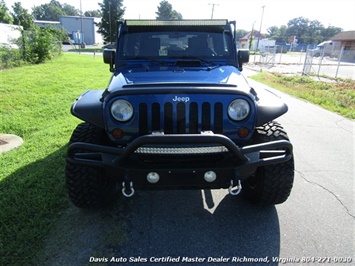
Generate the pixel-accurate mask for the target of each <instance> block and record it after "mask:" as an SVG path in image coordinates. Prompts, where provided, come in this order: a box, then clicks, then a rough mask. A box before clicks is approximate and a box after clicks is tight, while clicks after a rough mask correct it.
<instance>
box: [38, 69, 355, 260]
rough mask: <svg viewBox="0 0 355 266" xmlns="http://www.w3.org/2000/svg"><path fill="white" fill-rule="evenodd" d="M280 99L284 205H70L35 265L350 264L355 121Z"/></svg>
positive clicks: (174, 198) (179, 200)
mask: <svg viewBox="0 0 355 266" xmlns="http://www.w3.org/2000/svg"><path fill="white" fill-rule="evenodd" d="M245 73H246V74H248V71H247V70H246V71H245ZM251 84H253V85H255V86H263V85H260V84H257V83H256V82H252V81H251ZM271 90H272V89H271ZM278 94H279V95H281V96H282V98H283V99H284V100H285V101H286V102H287V104H288V106H289V112H288V113H287V114H285V115H284V116H283V117H281V118H280V119H278V121H279V122H281V123H282V124H283V126H284V127H285V128H286V130H287V131H288V133H289V137H290V138H291V141H292V142H293V145H294V156H295V162H296V173H295V183H294V188H293V191H292V193H291V196H290V198H289V199H288V201H286V202H285V203H284V204H282V205H277V206H276V207H274V206H272V207H267V208H261V207H256V206H253V205H251V204H250V203H248V202H247V201H245V200H244V199H243V198H242V197H240V196H237V197H233V196H230V195H228V194H227V191H225V190H214V191H160V192H137V194H136V195H135V196H134V197H133V198H131V199H128V200H123V201H121V202H118V203H117V204H115V205H114V206H112V207H110V208H107V209H105V210H101V211H96V212H88V211H82V210H79V209H77V208H75V207H70V208H69V209H68V210H66V212H65V213H63V215H62V216H61V217H60V219H59V220H58V225H57V227H56V229H55V230H54V231H53V232H52V234H51V235H50V236H49V238H48V239H47V242H46V247H45V249H44V250H43V254H42V258H41V264H42V265H69V264H70V265H85V264H88V263H89V262H90V261H92V262H93V261H96V262H97V261H103V262H104V261H110V260H113V261H115V262H117V264H120V263H121V262H124V261H126V262H129V261H131V262H140V263H142V262H144V261H147V262H150V263H149V264H156V263H158V262H169V263H173V262H180V263H181V262H182V261H183V260H186V261H187V260H190V261H191V262H192V261H195V262H197V261H198V259H199V260H200V261H201V260H203V263H206V262H208V261H210V262H215V264H216V265H219V264H221V263H222V262H223V261H224V262H226V263H233V262H234V263H238V262H242V261H243V260H244V262H252V261H254V263H253V265H258V264H262V261H263V260H266V261H268V262H269V264H270V265H277V264H278V263H277V262H276V260H277V259H279V258H280V259H281V260H282V262H289V265H302V264H305V262H306V261H308V262H312V261H316V260H321V261H323V262H325V261H326V262H330V264H336V265H344V264H347V263H335V261H334V260H342V258H346V260H352V263H354V261H355V258H354V250H355V249H354V234H355V233H354V232H355V230H354V225H355V211H354V205H353V200H354V181H353V178H354V122H352V121H350V120H348V119H345V118H343V117H341V116H338V115H336V114H334V113H331V112H328V111H326V110H324V109H322V108H319V107H317V106H314V105H312V104H310V103H307V102H304V101H301V100H297V99H295V98H293V97H290V96H288V95H285V94H282V93H278ZM348 258H349V259H348ZM247 260H249V261H247ZM302 260H303V263H301V264H300V263H296V262H302ZM256 261H259V263H255V262H256ZM292 262H293V263H292ZM314 263H315V262H314ZM149 264H145V265H149ZM175 264H176V265H177V264H179V263H175ZM280 264H281V263H280ZM311 264H312V263H311ZM349 265H350V264H349Z"/></svg>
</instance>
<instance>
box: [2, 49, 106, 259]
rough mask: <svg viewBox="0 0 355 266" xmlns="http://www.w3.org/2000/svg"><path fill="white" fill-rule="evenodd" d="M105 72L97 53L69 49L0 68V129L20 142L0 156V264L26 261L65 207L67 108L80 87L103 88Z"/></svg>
mask: <svg viewBox="0 0 355 266" xmlns="http://www.w3.org/2000/svg"><path fill="white" fill-rule="evenodd" d="M110 75H111V73H110V72H109V69H108V66H107V65H105V64H104V63H103V60H102V58H101V57H96V59H93V57H92V56H88V55H78V54H71V53H66V54H64V55H63V56H61V57H59V58H57V59H55V60H52V61H50V62H47V63H45V64H41V65H32V66H25V67H20V68H14V69H10V70H3V71H0V81H1V82H0V95H1V97H0V133H7V134H16V135H18V136H21V137H22V138H23V140H24V144H23V145H22V146H21V147H20V148H19V149H17V150H12V151H10V152H8V153H5V154H3V155H0V199H1V200H0V265H25V264H29V263H30V262H31V260H32V258H33V256H35V254H36V253H37V252H38V251H39V250H40V249H41V247H42V241H43V238H44V237H45V236H46V234H47V233H48V232H49V230H50V229H51V227H52V226H53V224H54V222H55V220H56V218H57V217H58V215H59V214H60V212H61V210H63V209H64V208H66V207H67V206H68V199H67V195H66V190H65V178H64V166H65V156H66V146H67V143H68V140H69V138H70V135H71V133H72V131H73V129H74V128H75V126H76V125H77V124H78V123H80V120H78V119H76V118H75V117H73V116H72V115H71V114H70V106H71V103H72V102H73V101H74V100H75V99H76V98H77V97H78V96H79V95H80V94H81V93H83V92H85V91H86V90H88V89H104V88H105V87H106V85H107V83H108V80H109V78H110Z"/></svg>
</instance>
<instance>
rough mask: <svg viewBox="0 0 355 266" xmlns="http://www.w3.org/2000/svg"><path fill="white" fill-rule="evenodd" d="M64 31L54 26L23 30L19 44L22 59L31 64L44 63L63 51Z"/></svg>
mask: <svg viewBox="0 0 355 266" xmlns="http://www.w3.org/2000/svg"><path fill="white" fill-rule="evenodd" d="M63 36H64V33H63V31H62V30H58V29H55V28H53V27H50V26H48V27H37V26H34V27H33V28H32V29H31V30H30V31H22V34H21V38H19V40H18V42H17V44H18V46H19V47H20V50H21V54H22V59H23V60H24V61H26V62H29V63H31V64H39V63H43V62H45V61H46V60H50V59H53V57H55V56H57V55H59V54H60V53H61V46H62V40H63Z"/></svg>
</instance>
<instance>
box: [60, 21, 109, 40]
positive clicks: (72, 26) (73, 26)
mask: <svg viewBox="0 0 355 266" xmlns="http://www.w3.org/2000/svg"><path fill="white" fill-rule="evenodd" d="M100 20H101V19H100V18H94V17H81V16H60V17H59V22H60V25H62V27H63V28H64V29H65V30H66V31H67V33H68V35H69V37H70V39H71V40H73V42H74V43H77V44H79V43H85V44H88V45H92V44H96V43H97V44H102V43H103V39H102V36H101V34H100V33H97V30H98V26H96V25H95V22H100ZM81 31H82V32H83V34H80V32H81Z"/></svg>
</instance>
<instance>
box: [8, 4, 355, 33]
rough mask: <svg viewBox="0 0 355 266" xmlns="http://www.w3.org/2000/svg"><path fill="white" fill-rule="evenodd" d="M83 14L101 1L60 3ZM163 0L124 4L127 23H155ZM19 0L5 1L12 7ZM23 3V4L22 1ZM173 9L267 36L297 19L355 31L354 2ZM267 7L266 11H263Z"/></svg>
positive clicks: (187, 16) (178, 6)
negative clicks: (149, 20) (259, 32)
mask: <svg viewBox="0 0 355 266" xmlns="http://www.w3.org/2000/svg"><path fill="white" fill-rule="evenodd" d="M58 1H59V2H60V3H61V4H64V3H67V4H69V5H72V6H74V7H76V8H77V9H80V2H81V6H82V10H83V12H85V11H87V10H96V9H99V5H98V3H102V2H103V1H99V0H58ZM161 1H162V0H124V1H123V5H124V6H125V7H126V11H125V15H124V18H125V19H139V18H140V19H155V17H156V14H155V12H156V11H157V7H158V6H159V3H160V2H161ZM15 2H19V0H5V4H6V6H7V7H8V8H9V10H11V6H12V5H13V4H14V3H15ZM20 2H21V1H20ZM49 2H50V0H25V1H22V2H21V4H22V6H23V7H24V8H26V9H28V10H29V11H31V9H32V7H34V6H39V5H41V4H46V3H49ZM168 2H169V3H170V4H172V6H173V9H175V10H176V11H178V12H179V13H181V14H182V16H183V18H184V19H210V18H211V16H212V9H213V8H214V11H213V18H214V19H229V20H236V22H237V28H238V29H244V30H248V31H249V30H250V31H251V29H252V28H253V24H254V29H255V30H259V29H260V28H261V32H262V33H266V31H267V29H268V28H269V27H271V26H278V27H280V26H281V25H287V23H288V21H289V20H291V19H294V18H297V17H301V16H302V17H305V18H307V19H309V20H318V21H320V22H321V23H322V24H323V26H325V27H328V26H335V27H340V28H342V29H343V30H345V31H347V30H355V1H354V0H168ZM263 7H264V8H263ZM263 11H264V12H263Z"/></svg>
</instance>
